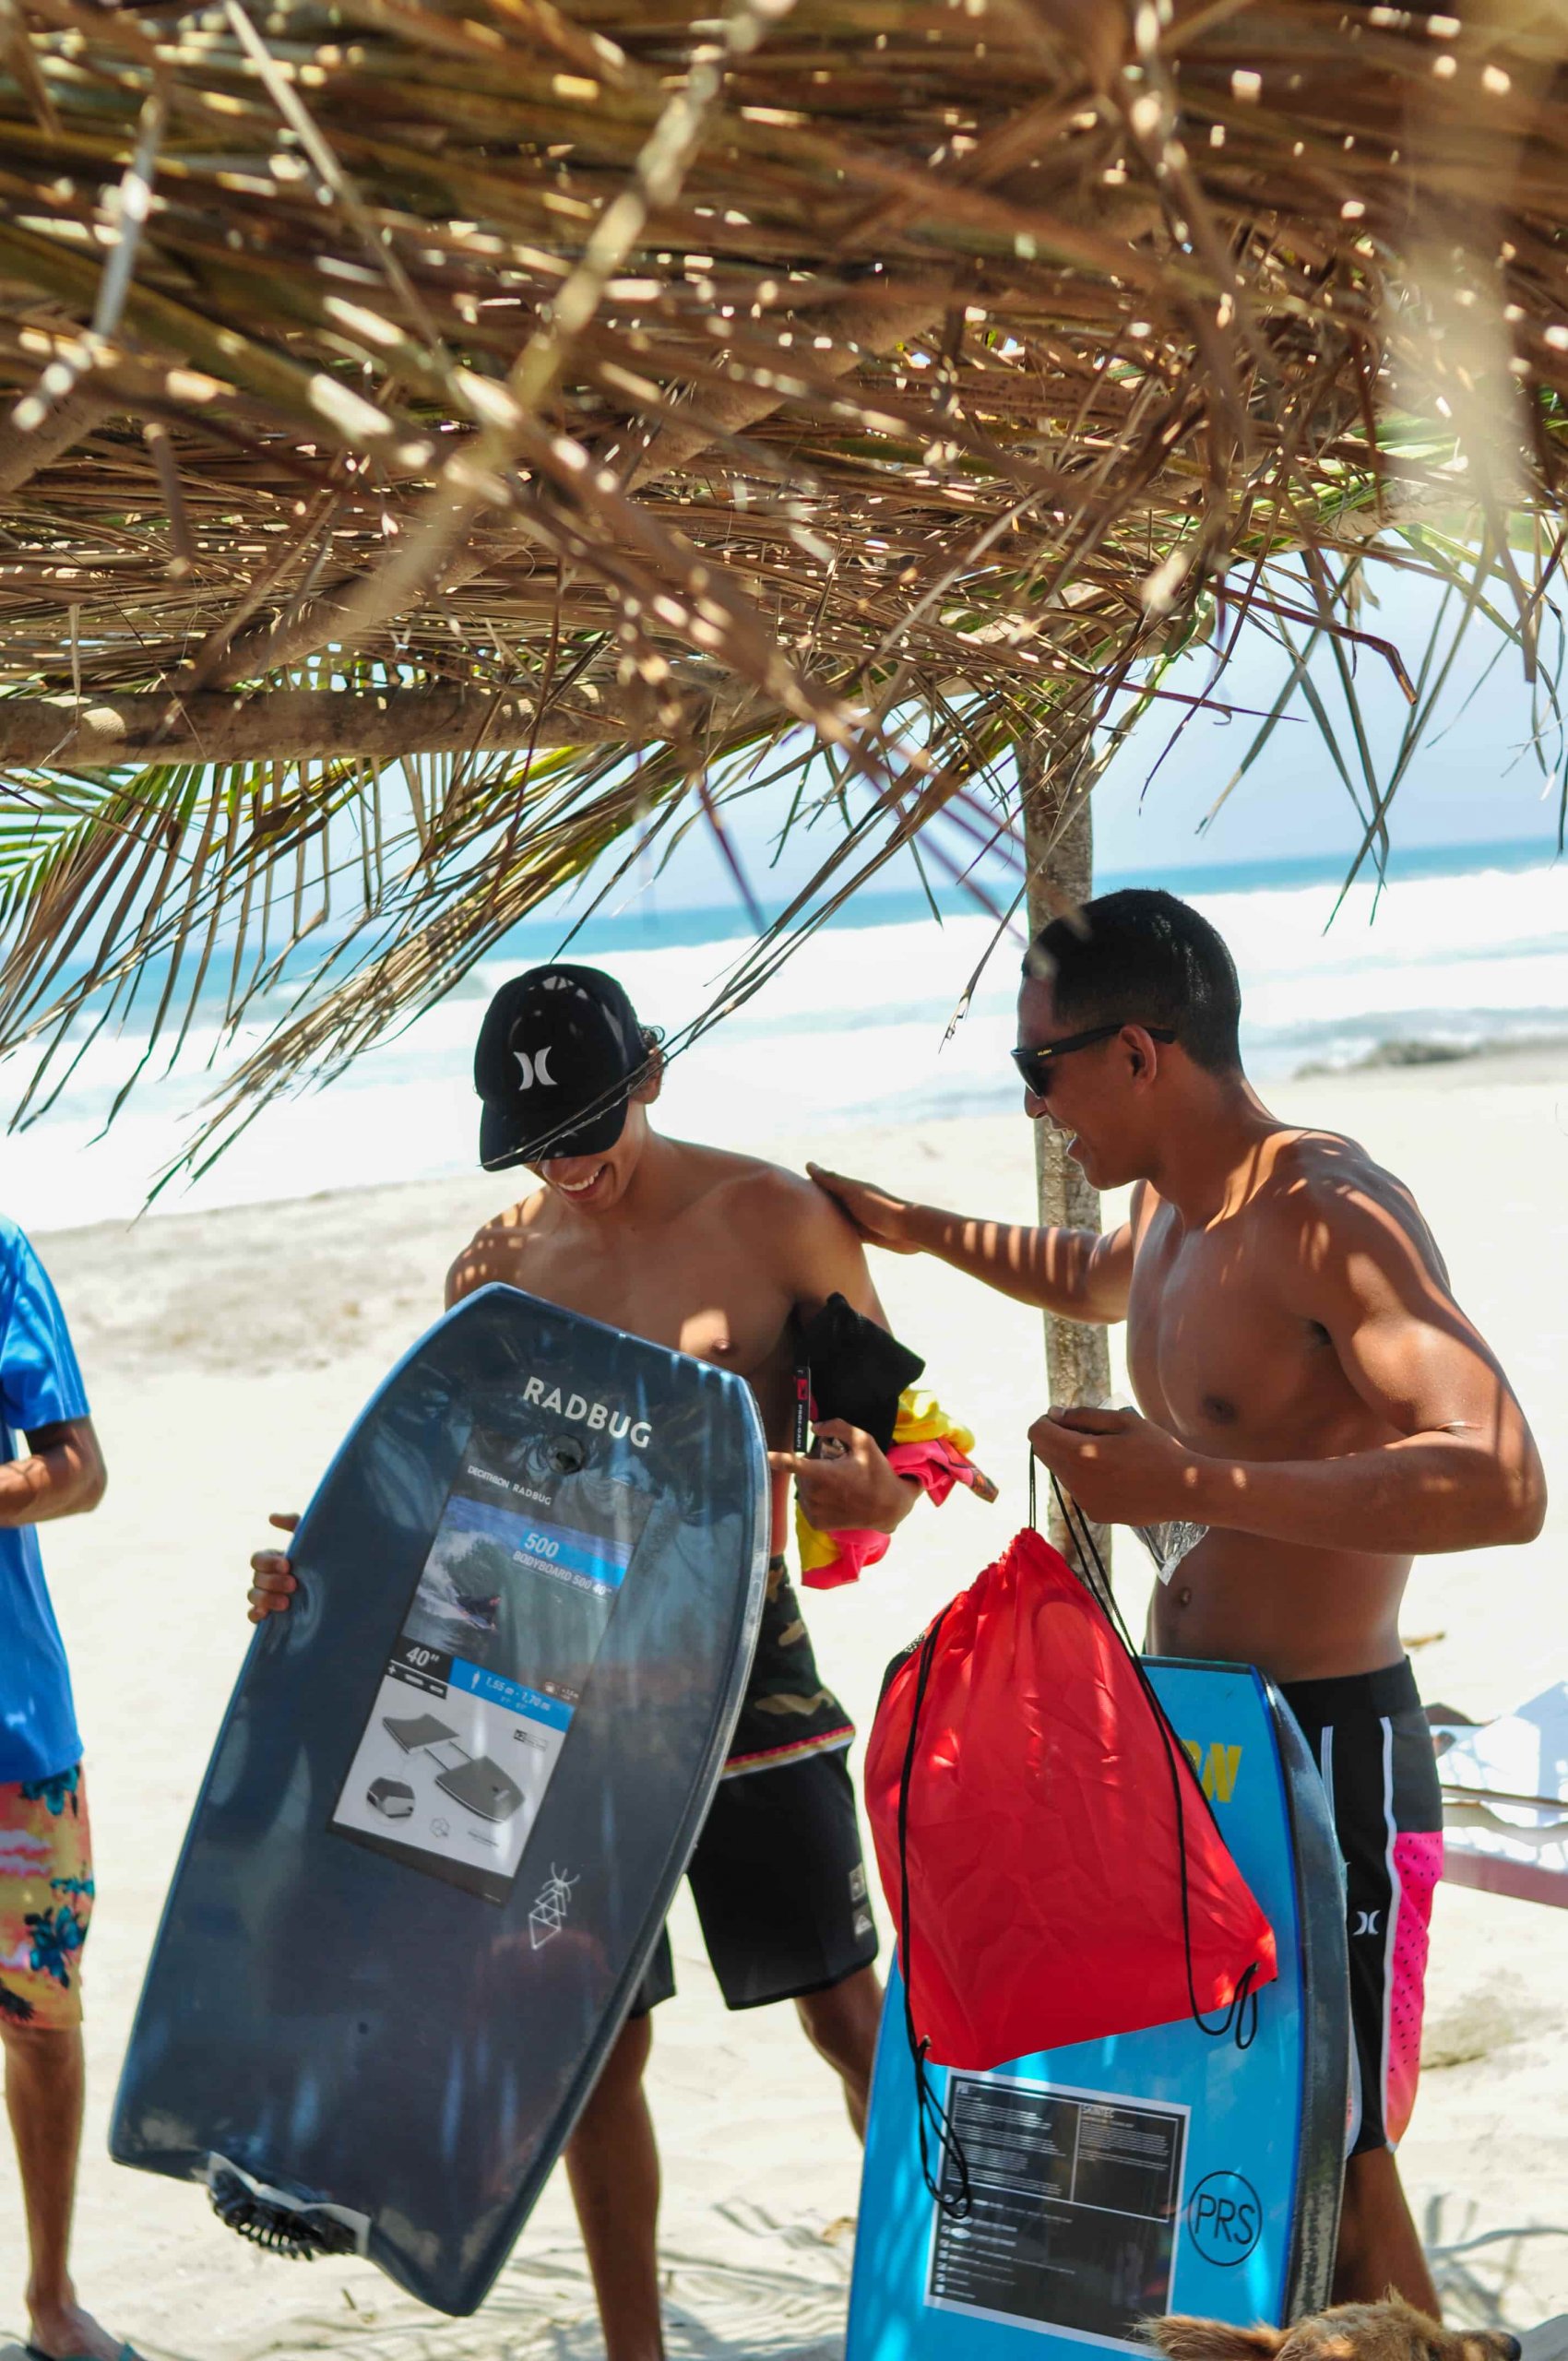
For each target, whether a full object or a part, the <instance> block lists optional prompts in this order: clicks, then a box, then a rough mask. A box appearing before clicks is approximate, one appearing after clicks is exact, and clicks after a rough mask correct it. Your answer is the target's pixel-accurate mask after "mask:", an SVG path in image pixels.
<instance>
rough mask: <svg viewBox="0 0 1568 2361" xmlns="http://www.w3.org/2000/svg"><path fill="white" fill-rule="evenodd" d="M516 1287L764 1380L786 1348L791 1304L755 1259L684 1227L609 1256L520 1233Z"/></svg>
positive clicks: (622, 1246)
mask: <svg viewBox="0 0 1568 2361" xmlns="http://www.w3.org/2000/svg"><path fill="white" fill-rule="evenodd" d="M506 1275H507V1277H508V1278H509V1280H510V1282H511V1284H512V1285H513V1286H514V1287H522V1288H524V1289H526V1290H527V1292H528V1293H529V1294H530V1295H536V1296H539V1297H540V1298H542V1299H543V1300H544V1301H545V1302H547V1303H557V1304H560V1305H561V1306H562V1308H563V1310H564V1311H580V1312H583V1313H585V1314H586V1315H587V1317H588V1319H590V1320H602V1321H603V1322H604V1323H606V1325H607V1326H609V1327H612V1328H622V1329H624V1330H625V1331H626V1333H627V1334H628V1335H634V1336H643V1337H646V1338H647V1341H648V1342H649V1343H650V1344H654V1345H665V1346H668V1347H670V1348H671V1350H673V1351H676V1352H682V1353H690V1354H691V1355H692V1356H693V1358H695V1359H697V1360H705V1361H711V1362H713V1363H714V1365H715V1366H716V1367H717V1368H719V1369H728V1370H733V1371H734V1372H735V1374H736V1375H737V1376H739V1377H744V1378H748V1379H750V1380H751V1381H752V1382H754V1383H755V1382H757V1381H758V1380H759V1379H760V1378H761V1377H763V1376H764V1375H765V1374H766V1372H768V1371H769V1370H771V1369H772V1368H773V1366H774V1365H775V1363H776V1362H777V1361H778V1358H779V1356H780V1353H781V1352H782V1351H783V1349H784V1347H785V1330H786V1328H787V1325H788V1323H789V1318H790V1309H791V1307H790V1300H789V1298H788V1296H787V1294H786V1293H785V1291H784V1289H783V1288H782V1287H781V1286H780V1285H779V1284H778V1281H777V1280H776V1279H774V1278H773V1277H772V1275H770V1274H769V1273H767V1272H766V1270H764V1269H761V1268H759V1266H758V1264H757V1262H756V1259H755V1257H754V1256H750V1257H748V1256H743V1255H742V1254H741V1253H740V1252H737V1251H736V1249H735V1248H734V1246H733V1245H732V1244H731V1242H730V1241H729V1240H727V1239H725V1238H724V1237H723V1236H722V1235H721V1234H720V1235H717V1236H708V1237H706V1238H705V1237H704V1236H703V1235H702V1234H701V1231H700V1228H697V1227H695V1226H692V1225H683V1226H682V1228H680V1230H679V1231H677V1232H675V1233H674V1234H671V1233H670V1232H667V1231H661V1232H659V1234H658V1236H657V1237H652V1238H648V1239H646V1240H641V1241H638V1240H628V1241H624V1242H618V1243H617V1245H616V1247H615V1248H614V1250H613V1251H612V1252H599V1251H594V1250H591V1249H585V1248H583V1247H581V1246H579V1245H577V1244H576V1242H575V1241H567V1240H561V1239H557V1238H552V1237H550V1236H549V1235H548V1234H546V1235H542V1236H536V1237H530V1236H529V1235H528V1234H527V1233H524V1234H523V1235H522V1236H520V1237H519V1239H518V1240H517V1246H516V1249H515V1250H514V1253H513V1255H512V1258H511V1268H510V1270H509V1271H508V1272H507V1274H506Z"/></svg>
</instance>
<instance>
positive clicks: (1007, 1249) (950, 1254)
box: [904, 1205, 1115, 1321]
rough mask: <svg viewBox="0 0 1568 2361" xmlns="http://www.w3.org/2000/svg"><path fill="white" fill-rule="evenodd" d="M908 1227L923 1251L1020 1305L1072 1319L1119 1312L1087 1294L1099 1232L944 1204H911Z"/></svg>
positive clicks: (1101, 1317)
mask: <svg viewBox="0 0 1568 2361" xmlns="http://www.w3.org/2000/svg"><path fill="white" fill-rule="evenodd" d="M904 1228H905V1234H906V1236H907V1237H908V1238H909V1241H910V1243H911V1245H915V1246H918V1247H919V1248H920V1249H921V1252H922V1253H926V1254H934V1255H935V1256H936V1257H937V1259H938V1261H939V1262H943V1263H950V1264H952V1265H953V1268H954V1269H955V1270H956V1271H962V1272H963V1273H964V1275H966V1277H968V1278H971V1279H980V1280H981V1281H982V1282H983V1283H984V1285H985V1286H987V1287H995V1288H996V1289H998V1291H999V1292H1000V1293H1001V1294H1003V1295H1010V1296H1012V1297H1013V1298H1014V1299H1015V1301H1016V1302H1018V1303H1029V1304H1034V1305H1036V1306H1037V1307H1038V1308H1039V1310H1040V1311H1054V1312H1059V1313H1061V1314H1062V1315H1063V1317H1065V1318H1067V1319H1069V1320H1101V1321H1102V1320H1107V1319H1111V1318H1113V1317H1114V1316H1115V1315H1114V1314H1113V1313H1111V1312H1109V1311H1104V1310H1096V1309H1094V1308H1093V1306H1092V1304H1091V1301H1090V1299H1089V1295H1088V1283H1089V1265H1090V1260H1091V1257H1092V1255H1093V1252H1094V1249H1095V1247H1096V1245H1097V1244H1098V1243H1099V1232H1098V1231H1096V1230H1092V1229H1031V1228H1028V1226H1027V1225H1025V1224H1023V1223H1021V1222H1005V1221H982V1220H980V1219H979V1218H978V1217H977V1216H974V1215H972V1214H953V1213H946V1212H944V1210H943V1208H942V1207H941V1206H940V1205H911V1206H910V1207H909V1212H908V1214H907V1216H905V1222H904Z"/></svg>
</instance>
